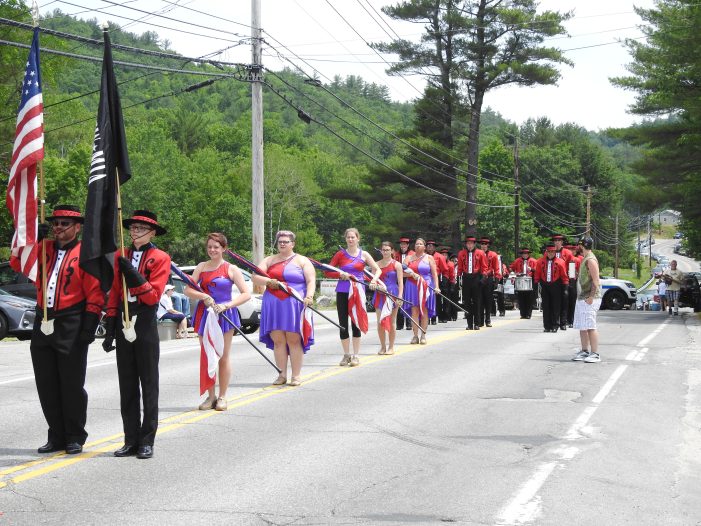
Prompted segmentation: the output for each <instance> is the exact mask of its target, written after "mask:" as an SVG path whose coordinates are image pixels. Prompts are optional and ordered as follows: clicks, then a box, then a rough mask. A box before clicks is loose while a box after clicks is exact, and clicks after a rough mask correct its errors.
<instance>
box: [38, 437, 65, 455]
mask: <svg viewBox="0 0 701 526" xmlns="http://www.w3.org/2000/svg"><path fill="white" fill-rule="evenodd" d="M63 449H64V446H63V445H61V444H56V443H55V442H52V441H51V440H49V441H48V442H47V443H46V444H44V445H43V446H41V447H40V448H39V449H37V453H54V452H55V451H62V450H63Z"/></svg>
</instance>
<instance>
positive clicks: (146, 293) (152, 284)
mask: <svg viewBox="0 0 701 526" xmlns="http://www.w3.org/2000/svg"><path fill="white" fill-rule="evenodd" d="M142 248H143V252H142V254H141V258H140V260H139V266H138V268H137V270H138V271H139V274H141V275H142V276H143V277H144V278H146V283H144V284H143V285H141V286H140V287H135V288H131V289H129V291H128V292H129V294H131V296H132V297H133V298H134V301H133V302H131V301H130V303H132V304H133V303H134V302H135V303H136V304H137V305H145V306H149V307H151V306H156V305H158V302H159V300H160V299H161V295H162V294H163V289H164V288H165V286H166V284H167V283H168V278H169V277H170V256H169V255H168V254H166V253H165V252H163V251H162V250H160V249H159V248H156V246H155V245H154V244H152V243H149V244H147V245H146V246H144V247H142ZM125 252H126V254H125V256H124V257H125V258H127V259H128V260H130V261H132V255H133V254H134V252H135V249H134V247H133V246H132V247H129V249H128V250H126V251H125ZM119 255H120V253H119V252H115V254H114V281H113V282H112V288H111V289H110V295H109V299H108V301H107V316H116V315H117V313H118V311H119V309H120V306H121V305H123V304H124V299H123V298H122V272H121V271H120V270H119V264H118V262H117V258H118V257H119ZM130 312H131V311H130Z"/></svg>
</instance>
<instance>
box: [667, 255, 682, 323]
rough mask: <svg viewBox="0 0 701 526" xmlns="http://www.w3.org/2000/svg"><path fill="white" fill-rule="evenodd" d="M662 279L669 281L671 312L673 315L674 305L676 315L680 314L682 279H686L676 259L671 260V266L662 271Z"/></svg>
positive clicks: (668, 295) (668, 297)
mask: <svg viewBox="0 0 701 526" xmlns="http://www.w3.org/2000/svg"><path fill="white" fill-rule="evenodd" d="M662 279H663V280H665V283H667V301H668V303H669V314H670V316H671V315H672V307H674V315H675V316H679V291H680V290H681V288H682V281H684V273H683V272H682V271H681V270H679V269H678V268H677V260H676V259H673V260H672V261H670V263H669V268H666V269H665V270H664V272H662Z"/></svg>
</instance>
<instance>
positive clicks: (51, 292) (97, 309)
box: [36, 239, 105, 318]
mask: <svg viewBox="0 0 701 526" xmlns="http://www.w3.org/2000/svg"><path fill="white" fill-rule="evenodd" d="M44 244H45V245H46V283H47V296H48V298H49V303H50V304H49V305H48V312H47V314H48V315H49V318H53V317H54V316H55V315H59V314H60V312H61V311H65V310H66V309H70V308H71V307H76V308H77V307H78V306H79V305H80V304H81V303H82V302H85V309H84V310H86V311H87V312H92V313H95V314H97V315H98V316H99V315H100V314H101V312H102V307H104V305H105V294H104V293H103V292H102V290H101V289H100V282H99V281H98V280H97V279H96V278H95V277H94V276H92V275H91V274H88V273H87V272H85V271H83V269H82V268H80V267H79V266H78V260H79V258H80V241H78V240H77V239H76V240H74V241H71V242H70V243H67V244H66V245H64V246H63V248H61V249H59V248H58V247H57V246H56V243H55V242H54V241H52V240H48V239H46V240H44ZM57 265H58V274H57V276H56V280H55V281H53V280H52V279H51V277H52V275H53V273H54V270H55V268H56V266H57ZM41 268H42V267H41V248H40V249H39V276H41V272H42V270H41ZM36 287H37V307H39V308H40V309H43V307H44V291H43V290H42V286H41V279H37V282H36ZM52 298H53V302H51V299H52ZM81 310H82V309H81Z"/></svg>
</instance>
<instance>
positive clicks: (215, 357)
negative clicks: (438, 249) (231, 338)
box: [200, 307, 224, 394]
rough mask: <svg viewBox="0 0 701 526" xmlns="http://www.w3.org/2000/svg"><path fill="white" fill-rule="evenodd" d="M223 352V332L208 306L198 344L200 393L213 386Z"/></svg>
mask: <svg viewBox="0 0 701 526" xmlns="http://www.w3.org/2000/svg"><path fill="white" fill-rule="evenodd" d="M223 354H224V333H223V332H222V330H221V326H220V325H219V315H218V314H216V313H215V312H214V310H213V309H212V307H208V308H207V319H206V320H205V322H204V330H203V331H202V343H201V346H200V394H204V393H205V392H206V391H207V389H209V388H211V387H214V384H215V383H216V381H217V365H218V364H219V359H220V358H221V357H222V355H223Z"/></svg>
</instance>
